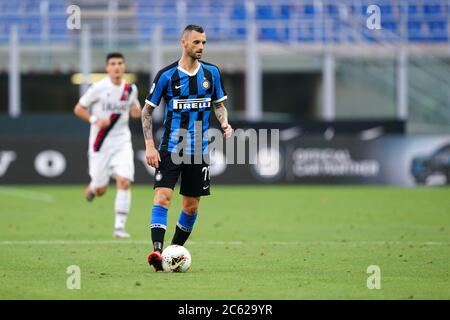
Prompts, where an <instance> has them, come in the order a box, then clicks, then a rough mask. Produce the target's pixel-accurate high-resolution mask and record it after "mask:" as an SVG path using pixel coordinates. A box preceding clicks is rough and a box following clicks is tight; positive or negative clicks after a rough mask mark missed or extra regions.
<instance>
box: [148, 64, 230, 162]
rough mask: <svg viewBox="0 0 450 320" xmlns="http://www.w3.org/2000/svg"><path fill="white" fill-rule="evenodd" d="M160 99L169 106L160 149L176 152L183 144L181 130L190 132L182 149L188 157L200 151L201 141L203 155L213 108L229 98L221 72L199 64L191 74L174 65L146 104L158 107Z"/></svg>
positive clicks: (163, 72) (162, 72)
mask: <svg viewBox="0 0 450 320" xmlns="http://www.w3.org/2000/svg"><path fill="white" fill-rule="evenodd" d="M161 98H164V101H165V104H166V106H165V115H164V133H163V135H162V137H161V141H160V143H159V147H158V149H159V150H160V151H162V150H167V151H169V152H175V151H176V149H177V145H178V144H179V143H180V142H181V141H182V140H183V139H182V138H181V135H180V129H185V130H187V131H188V132H189V139H188V140H187V141H185V142H182V143H186V144H185V145H183V147H184V148H185V149H184V150H186V153H187V154H193V153H194V150H198V149H197V147H195V146H198V145H199V143H200V141H199V139H201V148H202V152H206V151H207V150H208V136H207V130H208V129H209V117H210V114H211V108H212V107H213V104H214V103H218V102H221V101H224V100H225V99H226V98H227V95H226V93H225V89H224V87H223V84H222V79H221V75H220V71H219V68H218V67H217V66H215V65H213V64H210V63H206V62H204V61H199V66H198V68H197V70H195V71H194V72H193V73H189V72H187V71H186V70H183V69H182V68H181V67H180V66H179V65H178V61H177V62H174V63H172V64H171V65H169V66H167V67H165V68H163V69H161V70H160V71H159V72H158V74H157V75H156V77H155V80H154V81H153V84H152V87H151V89H150V93H149V95H148V96H147V98H146V100H145V102H146V103H148V104H150V105H151V106H153V107H157V106H158V105H159V103H160V102H161ZM196 122H197V125H196V124H195V123H196ZM196 128H197V130H196ZM200 128H201V133H200ZM200 134H201V135H200ZM196 140H197V141H196Z"/></svg>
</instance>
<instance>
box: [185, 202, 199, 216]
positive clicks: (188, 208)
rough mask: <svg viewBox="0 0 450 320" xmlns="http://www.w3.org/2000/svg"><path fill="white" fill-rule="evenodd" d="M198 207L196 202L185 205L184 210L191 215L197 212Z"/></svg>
mask: <svg viewBox="0 0 450 320" xmlns="http://www.w3.org/2000/svg"><path fill="white" fill-rule="evenodd" d="M197 209H198V205H196V204H191V205H187V206H183V211H184V212H186V213H187V214H189V215H194V214H195V213H196V212H197Z"/></svg>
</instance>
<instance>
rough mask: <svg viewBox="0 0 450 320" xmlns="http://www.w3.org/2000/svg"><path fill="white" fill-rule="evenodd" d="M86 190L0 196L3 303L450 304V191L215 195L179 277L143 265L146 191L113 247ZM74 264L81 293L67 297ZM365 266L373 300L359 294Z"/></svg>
mask: <svg viewBox="0 0 450 320" xmlns="http://www.w3.org/2000/svg"><path fill="white" fill-rule="evenodd" d="M83 191H84V187H82V186H55V187H47V186H45V187H44V186H27V187H20V186H15V187H0V299H449V298H450V276H449V270H450V268H449V262H450V250H449V249H450V237H449V227H450V189H448V188H417V189H404V188H384V187H383V188H381V187H321V186H312V187H309V186H221V187H219V186H216V187H214V189H213V190H212V192H213V195H212V196H210V197H207V198H203V199H202V201H201V207H200V210H199V218H198V219H197V222H196V226H195V228H194V232H193V234H192V236H191V239H190V240H189V241H188V243H187V244H186V247H187V248H188V249H189V250H190V252H191V254H192V258H193V263H192V267H191V270H189V272H187V273H185V274H168V273H156V272H154V271H153V269H152V268H150V267H149V266H148V264H147V261H146V257H147V254H148V252H149V251H150V250H151V245H150V232H149V217H150V212H151V205H152V197H153V190H152V188H151V186H133V189H132V197H133V198H132V209H131V213H130V216H129V219H128V231H129V232H130V233H131V235H132V238H131V239H130V240H119V239H113V238H112V225H113V220H114V216H113V213H112V208H113V204H114V194H115V191H114V189H113V188H110V189H109V190H108V193H107V195H106V196H105V197H103V198H98V199H95V200H94V202H93V203H91V204H89V203H86V202H85V201H84V199H83V197H82V193H83ZM180 200H181V199H180V196H179V195H178V193H176V194H175V197H174V200H173V204H172V207H171V208H170V210H169V226H168V231H167V233H166V244H167V243H168V242H170V239H171V237H172V234H173V230H174V227H175V223H176V220H177V219H178V215H179V212H180ZM71 265H77V266H79V267H80V270H81V289H79V290H69V289H67V287H66V281H67V278H68V277H69V274H67V273H66V272H67V267H68V266H71ZM370 265H377V266H379V267H380V270H381V289H379V290H376V289H373V290H369V289H368V288H367V278H368V277H369V276H370V274H368V273H367V267H368V266H370Z"/></svg>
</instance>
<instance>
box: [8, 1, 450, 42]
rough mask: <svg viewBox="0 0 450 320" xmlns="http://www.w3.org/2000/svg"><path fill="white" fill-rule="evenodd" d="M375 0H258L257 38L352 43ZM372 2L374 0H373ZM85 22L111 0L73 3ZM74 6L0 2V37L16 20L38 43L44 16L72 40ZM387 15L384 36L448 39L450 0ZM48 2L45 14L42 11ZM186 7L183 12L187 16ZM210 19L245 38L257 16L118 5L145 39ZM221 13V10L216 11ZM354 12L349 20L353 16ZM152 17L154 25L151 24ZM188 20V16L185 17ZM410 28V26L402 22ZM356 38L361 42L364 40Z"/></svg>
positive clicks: (215, 31) (238, 7) (96, 24)
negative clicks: (69, 9)
mask: <svg viewBox="0 0 450 320" xmlns="http://www.w3.org/2000/svg"><path fill="white" fill-rule="evenodd" d="M370 2H371V1H352V0H348V1H340V2H339V3H338V2H336V1H320V2H319V1H314V0H305V1H293V0H275V1H266V0H259V1H254V4H255V7H254V11H253V17H254V19H255V21H256V23H257V26H258V36H259V40H260V41H275V42H277V41H278V42H286V41H288V42H295V43H302V42H323V41H325V42H336V43H340V42H347V41H354V40H355V39H353V36H351V35H352V34H353V35H354V32H353V31H354V30H352V26H354V24H355V23H359V24H362V23H365V21H366V19H367V7H368V6H369V5H370ZM372 2H373V1H372ZM76 3H77V5H79V6H80V7H81V9H82V12H83V19H86V20H85V21H86V22H88V23H89V24H91V25H92V26H93V32H94V34H96V33H97V34H101V33H102V32H104V29H105V23H104V19H105V8H107V7H108V1H106V0H96V1H86V0H80V1H77V2H76ZM69 4H70V3H69V2H67V3H66V1H58V0H22V1H8V0H1V1H0V41H2V42H5V41H7V39H8V37H9V31H10V28H11V26H12V25H14V24H17V25H18V26H19V30H20V35H21V38H22V39H25V40H30V41H32V40H38V39H39V37H40V36H42V34H43V30H42V28H43V26H44V23H43V22H44V20H45V19H47V18H46V17H48V22H49V23H48V25H49V30H48V31H49V34H48V37H49V39H50V40H51V41H64V40H69V39H70V38H71V36H72V35H74V34H75V33H76V32H70V31H69V30H67V28H66V26H65V21H66V18H67V13H66V12H65V8H66V6H67V5H69ZM377 4H378V5H379V6H380V9H381V15H382V28H383V29H384V30H385V31H388V32H384V33H382V34H381V37H385V38H386V40H388V39H387V37H389V34H391V35H392V34H394V35H396V36H397V37H401V38H402V39H405V40H407V41H413V42H435V43H436V42H447V41H449V3H448V1H445V0H426V1H425V0H408V1H400V0H381V1H377ZM46 6H48V11H47V10H45V8H46ZM183 12H184V13H183ZM186 12H189V21H190V22H191V21H194V22H195V21H196V20H201V21H203V22H204V21H206V25H207V27H209V28H208V30H210V31H209V35H210V38H211V39H216V40H225V39H228V40H238V41H239V40H243V39H245V36H246V28H245V24H246V22H247V21H248V18H251V17H252V13H251V11H249V10H248V8H247V6H246V4H245V3H243V2H242V1H237V0H232V1H224V0H219V1H212V0H210V1H207V0H205V1H186V2H180V1H175V0H154V1H145V0H137V1H131V0H125V1H120V2H119V4H118V17H117V18H118V33H119V35H123V36H127V37H134V38H136V39H137V40H138V39H147V38H148V37H149V33H151V30H152V28H153V27H154V26H155V25H156V24H161V25H162V26H163V30H164V31H165V32H164V34H165V36H166V37H167V38H169V39H171V38H174V37H177V36H178V30H179V26H178V25H176V24H174V21H175V20H177V21H183V19H181V20H180V19H176V18H179V17H180V15H181V16H183V14H184V16H186V14H185V13H186ZM217 13H220V15H218V14H217ZM349 17H351V19H349ZM148 21H152V23H151V24H150V23H148ZM184 21H186V17H184ZM403 26H405V27H403ZM360 32H361V33H360V34H356V35H354V36H356V37H359V38H361V39H362V40H363V41H367V42H371V41H374V39H373V35H372V36H371V35H369V33H367V32H366V30H363V29H362V30H361V31H360ZM361 39H358V40H361Z"/></svg>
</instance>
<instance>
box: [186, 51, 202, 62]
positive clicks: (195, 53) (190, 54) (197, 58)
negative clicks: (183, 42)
mask: <svg viewBox="0 0 450 320" xmlns="http://www.w3.org/2000/svg"><path fill="white" fill-rule="evenodd" d="M199 53H200V57H197V54H198V53H197V52H195V51H194V50H189V57H191V58H192V59H193V60H199V59H201V57H202V54H203V52H199Z"/></svg>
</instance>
